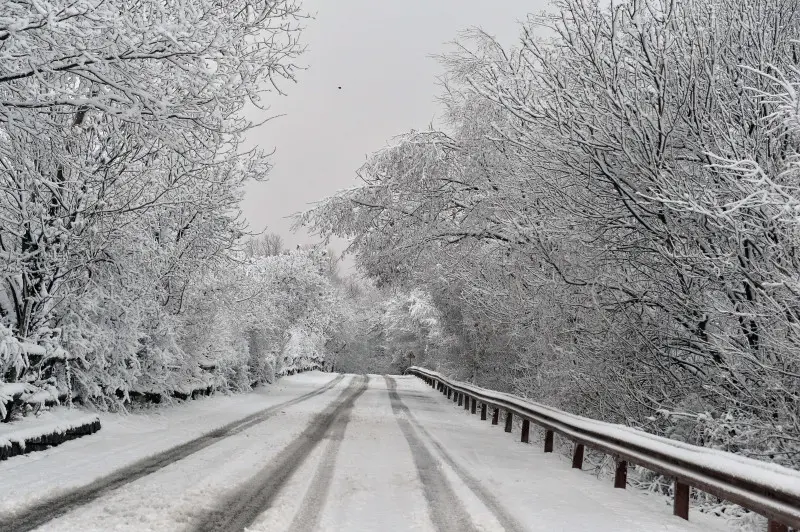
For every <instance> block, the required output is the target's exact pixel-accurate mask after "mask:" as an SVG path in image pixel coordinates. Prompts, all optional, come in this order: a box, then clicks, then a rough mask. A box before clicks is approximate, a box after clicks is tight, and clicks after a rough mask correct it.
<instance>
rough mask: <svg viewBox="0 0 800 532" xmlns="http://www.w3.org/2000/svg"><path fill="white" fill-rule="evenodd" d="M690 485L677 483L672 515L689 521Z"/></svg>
mask: <svg viewBox="0 0 800 532" xmlns="http://www.w3.org/2000/svg"><path fill="white" fill-rule="evenodd" d="M689 491H690V488H689V485H688V484H684V483H683V482H680V481H678V480H676V481H675V503H674V504H673V506H672V513H673V514H675V515H677V516H678V517H681V518H683V519H686V520H688V519H689Z"/></svg>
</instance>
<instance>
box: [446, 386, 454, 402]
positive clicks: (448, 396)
mask: <svg viewBox="0 0 800 532" xmlns="http://www.w3.org/2000/svg"><path fill="white" fill-rule="evenodd" d="M452 396H453V389H452V388H450V387H449V386H448V387H447V398H448V399H450V398H451V397H452Z"/></svg>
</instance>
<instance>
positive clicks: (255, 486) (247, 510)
mask: <svg viewBox="0 0 800 532" xmlns="http://www.w3.org/2000/svg"><path fill="white" fill-rule="evenodd" d="M366 390H367V378H366V377H359V378H354V379H353V381H352V382H351V383H350V385H349V386H348V387H347V388H346V389H345V390H343V391H342V393H341V394H340V395H339V397H338V398H337V399H336V400H335V401H334V402H333V403H332V404H330V405H329V406H328V407H327V408H325V410H323V411H322V412H320V413H318V414H317V415H315V416H314V417H313V419H312V420H311V422H310V423H309V425H308V426H307V427H306V429H305V430H304V431H303V432H301V433H300V435H299V436H298V437H297V438H295V440H294V441H293V442H292V443H290V444H289V445H288V446H286V447H285V448H284V449H283V450H282V451H281V452H280V453H278V456H276V457H275V458H274V459H273V460H272V461H271V463H270V464H269V465H267V466H266V467H265V468H264V469H262V470H261V471H260V472H258V473H257V474H256V475H255V476H254V477H253V478H251V479H250V480H249V481H248V482H247V483H246V484H245V485H244V486H242V487H241V488H239V489H237V490H235V491H234V492H233V493H231V494H230V495H229V496H228V497H226V498H225V500H223V501H222V502H221V503H220V504H219V505H218V506H217V507H216V508H214V509H213V510H211V511H208V512H206V513H205V515H203V516H201V518H200V522H199V523H198V524H197V525H196V526H195V527H194V530H195V531H196V532H212V531H213V532H228V531H234V530H243V529H244V527H246V526H248V525H250V524H251V523H252V522H253V521H255V519H256V518H257V517H258V516H259V515H260V514H262V513H264V512H265V511H266V510H267V509H268V508H269V507H270V506H271V505H272V503H273V502H274V501H275V498H276V496H277V495H278V494H279V493H280V491H281V488H282V487H283V486H284V484H286V482H287V481H288V480H289V479H290V478H291V476H292V475H293V474H294V473H295V471H297V469H299V468H300V466H302V465H303V462H304V461H305V460H306V459H307V458H308V455H309V454H311V452H312V451H313V450H314V449H315V448H316V447H317V446H318V445H319V444H320V443H321V442H322V440H324V439H325V436H326V435H327V434H328V433H329V432H330V431H331V429H332V427H334V425H335V424H336V422H337V421H338V420H339V419H340V417H341V416H342V414H345V413H347V414H349V412H350V411H351V410H352V408H353V404H354V403H355V401H356V399H358V398H359V397H360V396H361V394H363V393H364V392H365V391H366ZM345 425H346V423H345ZM341 430H342V433H343V432H344V425H343V426H342V427H341ZM328 483H330V481H328ZM326 492H327V488H326ZM324 495H325V493H322V496H323V498H324ZM315 511H317V512H318V511H320V509H316V510H315Z"/></svg>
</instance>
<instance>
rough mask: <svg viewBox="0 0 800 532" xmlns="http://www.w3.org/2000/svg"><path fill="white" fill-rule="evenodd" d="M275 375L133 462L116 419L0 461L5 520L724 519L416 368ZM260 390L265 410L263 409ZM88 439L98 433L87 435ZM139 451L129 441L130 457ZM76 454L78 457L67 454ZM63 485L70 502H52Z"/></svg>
mask: <svg viewBox="0 0 800 532" xmlns="http://www.w3.org/2000/svg"><path fill="white" fill-rule="evenodd" d="M276 388H278V389H276V390H274V391H273V393H265V394H263V395H259V394H250V396H251V399H250V401H248V402H246V403H245V404H246V405H249V406H248V408H250V411H249V412H243V414H245V415H246V417H244V416H242V417H244V419H242V420H239V421H236V422H232V420H227V421H226V423H227V424H224V423H221V422H220V421H219V419H224V418H225V416H224V415H220V413H219V411H217V410H214V409H213V408H210V411H209V422H213V423H216V427H221V428H217V429H215V430H213V432H212V433H211V434H205V435H202V434H200V435H195V436H194V437H188V438H184V441H183V442H181V443H180V444H179V445H177V446H176V445H175V444H174V443H173V445H171V446H169V445H167V446H166V447H165V448H164V449H160V450H158V452H155V453H152V452H151V454H150V455H149V456H147V457H144V458H143V457H139V458H138V460H136V461H134V462H133V463H124V461H119V460H118V461H116V462H115V460H114V459H113V458H112V457H111V456H109V455H107V454H103V452H106V451H104V450H107V449H109V446H108V445H105V446H103V445H101V442H102V441H103V438H104V437H105V438H113V437H114V434H115V431H114V427H113V425H112V426H111V427H110V429H109V430H108V432H106V434H105V435H104V432H105V431H106V430H107V429H106V428H104V429H103V431H101V432H100V433H98V434H97V435H95V436H92V437H87V438H84V439H82V440H76V441H74V442H69V443H67V444H64V445H63V446H61V447H57V448H54V449H51V450H48V451H46V452H43V453H34V454H32V455H28V456H36V455H37V454H38V455H44V456H43V457H42V458H40V459H38V460H31V459H28V460H25V457H19V459H12V460H9V461H8V464H0V485H2V486H3V487H4V488H9V487H11V490H8V491H6V489H4V491H5V492H6V493H8V492H9V491H10V492H11V493H12V494H13V495H12V496H11V498H12V500H13V499H14V498H15V497H16V498H17V499H18V501H17V503H16V504H17V506H16V507H15V506H14V504H11V508H12V510H11V511H8V510H7V511H6V514H7V515H6V517H4V516H3V515H4V514H2V513H0V529H1V530H4V531H5V530H9V531H10V530H30V529H33V528H35V527H36V526H38V527H39V528H37V529H38V530H51V531H70V530H76V531H77V530H81V531H84V530H136V531H146V530H152V531H167V530H186V531H210V530H215V531H216V530H226V531H227V530H242V529H247V530H251V531H254V532H255V531H260V532H266V531H276V530H290V531H305V530H331V531H362V530H363V531H372V530H389V531H395V530H420V531H421V530H426V531H427V530H437V531H459V532H461V531H473V530H498V531H499V530H512V531H516V530H541V531H545V530H547V531H551V530H598V531H606V530H609V531H610V530H614V531H618V530H630V531H643V530H659V531H679V530H680V531H683V530H695V531H699V530H711V529H717V530H724V526H721V523H720V522H718V521H714V520H711V519H709V518H704V517H703V516H696V515H694V514H693V515H692V519H693V521H692V522H690V523H687V522H686V521H682V520H680V519H678V518H676V517H673V516H672V515H671V508H670V506H669V505H668V504H667V500H666V499H664V498H661V497H656V496H646V495H643V494H641V493H637V492H636V491H635V490H615V489H613V487H612V486H611V484H610V483H609V482H604V481H602V480H598V479H597V478H595V477H593V476H592V475H590V474H587V473H584V472H580V471H576V470H573V469H571V468H570V464H569V463H568V462H567V461H566V460H564V459H563V458H562V457H560V456H558V455H553V454H544V453H542V452H541V451H540V450H539V449H538V448H537V447H534V446H532V445H526V444H522V443H519V442H517V441H515V438H511V437H509V435H508V434H506V433H504V432H503V430H502V429H501V428H499V427H497V426H492V425H491V424H490V423H488V422H485V421H484V422H481V421H480V420H479V416H470V415H469V414H468V413H466V412H465V411H464V410H463V409H461V408H458V407H457V406H454V405H453V404H452V403H450V402H448V401H447V400H446V399H445V398H444V397H443V396H442V395H441V394H438V393H437V392H435V391H434V390H432V389H431V388H429V387H427V386H425V385H424V384H423V383H422V381H420V380H418V379H416V378H415V377H398V376H392V377H381V376H369V377H367V376H352V375H348V376H344V377H343V378H336V377H334V376H333V375H326V374H321V373H316V372H315V373H312V374H309V375H299V376H295V377H292V378H290V379H286V381H285V382H283V381H282V383H281V385H280V386H276ZM198 403H201V402H198ZM250 403H254V404H259V405H260V408H259V409H257V410H255V411H253V410H254V406H253V405H250ZM215 404H216V403H214V402H212V401H209V402H207V404H206V406H207V407H213V406H214V405H215ZM184 406H185V405H184ZM198 413H199V412H198ZM176 415H177V414H176ZM226 415H227V414H226ZM130 417H135V416H130ZM212 418H213V419H212ZM186 419H187V420H188V418H186ZM199 419H201V418H199V417H196V418H195V421H197V420H199ZM214 420H216V421H214ZM223 425H224V426H223ZM209 428H210V427H208V426H207V427H206V430H209ZM171 432H172V431H164V433H163V434H162V435H163V436H164V437H165V438H166V437H167V434H168V433H171ZM159 434H161V433H159ZM92 438H94V440H93V442H94V443H92ZM134 439H135V438H134ZM82 441H84V442H88V443H86V444H85V445H84V446H83V447H82V448H76V446H75V444H79V443H80V442H82ZM151 447H152V446H151ZM130 448H133V449H145V450H147V449H148V447H147V446H143V445H138V446H137V445H135V444H133V443H131V445H130ZM92 449H94V450H95V451H97V453H94V456H95V457H96V458H97V459H99V460H101V461H105V462H106V463H107V465H108V467H109V468H116V469H115V470H112V471H108V472H106V473H105V474H102V472H101V473H100V475H99V477H98V478H92V477H91V476H87V475H84V477H82V478H83V479H84V481H85V482H86V481H88V482H87V483H86V484H84V485H81V484H80V482H77V483H76V485H74V486H71V487H69V488H65V489H64V490H63V491H62V492H54V493H51V494H47V493H45V494H44V495H43V496H42V497H41V499H42V500H40V501H39V500H36V499H35V497H33V495H32V494H31V493H27V494H26V490H28V491H32V490H33V489H34V488H35V487H36V486H40V484H37V483H38V482H40V480H37V477H36V475H37V474H44V472H45V471H52V472H53V475H54V476H55V478H70V470H71V469H72V471H71V472H72V473H73V475H72V476H75V475H77V476H78V477H80V472H79V470H78V469H73V468H76V467H78V468H79V467H80V464H81V463H83V464H88V463H89V462H90V461H91V460H89V459H88V458H87V457H91V456H92V455H93V453H92ZM145 450H142V451H141V452H142V453H143V452H145ZM79 451H80V452H79ZM150 451H152V449H150ZM135 454H136V453H135V452H132V451H130V449H129V450H128V452H127V453H126V456H134V455H135ZM140 454H141V453H140ZM70 457H72V458H74V459H75V460H77V463H78V466H76V465H75V463H73V462H66V461H65V460H68V459H69V458H70ZM81 460H83V462H81ZM98 471H100V469H98V468H97V467H95V475H97V472H98ZM9 475H13V477H12V476H9ZM25 478H28V479H29V480H30V481H31V482H30V483H26V482H25V481H24V480H25ZM7 481H8V482H7ZM31 483H32V484H31ZM29 484H31V486H32V487H31V486H29ZM15 489H16V491H14V490H15ZM54 496H57V497H58V500H59V501H61V502H58V503H55V504H54V503H53V502H52V500H51V499H52V497H54ZM30 500H33V501H35V502H34V503H33V504H26V503H24V502H19V501H30ZM64 501H67V502H66V503H65V502H64ZM12 502H13V501H12ZM48 508H49V510H48ZM10 515H14V516H16V517H13V518H12V517H9V516H10Z"/></svg>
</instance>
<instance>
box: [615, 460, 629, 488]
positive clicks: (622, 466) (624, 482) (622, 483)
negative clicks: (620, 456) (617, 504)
mask: <svg viewBox="0 0 800 532" xmlns="http://www.w3.org/2000/svg"><path fill="white" fill-rule="evenodd" d="M627 486H628V462H626V461H625V460H617V471H616V473H614V487H615V488H619V489H623V490H624V489H625V488H626V487H627Z"/></svg>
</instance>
